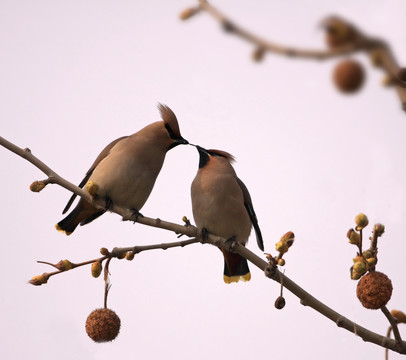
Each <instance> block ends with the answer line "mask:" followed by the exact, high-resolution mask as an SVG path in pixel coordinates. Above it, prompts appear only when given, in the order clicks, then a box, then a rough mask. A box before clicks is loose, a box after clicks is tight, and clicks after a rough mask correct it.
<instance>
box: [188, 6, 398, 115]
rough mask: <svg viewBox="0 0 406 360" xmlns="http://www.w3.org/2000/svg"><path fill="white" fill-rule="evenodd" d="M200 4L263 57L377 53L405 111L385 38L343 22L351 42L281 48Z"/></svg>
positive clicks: (200, 10) (319, 58)
mask: <svg viewBox="0 0 406 360" xmlns="http://www.w3.org/2000/svg"><path fill="white" fill-rule="evenodd" d="M198 3H199V5H198V10H199V12H203V11H205V12H206V13H208V14H209V15H211V16H212V17H213V18H214V19H216V20H217V21H218V22H219V23H220V25H221V26H222V27H223V29H224V30H225V31H227V32H228V33H230V34H234V35H236V36H238V37H240V38H241V39H243V40H245V41H248V42H249V43H251V44H253V45H254V46H255V47H256V48H257V50H258V49H260V53H261V58H262V54H263V53H264V52H266V51H268V52H271V53H274V54H278V55H282V56H288V57H295V58H302V59H310V60H326V59H331V58H336V57H339V56H343V55H349V54H351V53H355V52H359V51H364V52H365V53H366V54H367V55H370V56H371V55H372V53H374V56H377V57H379V62H377V63H376V64H375V65H376V66H379V67H381V68H382V69H383V70H384V71H385V73H386V74H387V76H388V77H389V78H390V79H391V82H392V83H393V85H394V86H395V89H396V92H397V93H398V96H399V99H400V101H401V104H402V109H403V110H404V111H406V82H405V81H404V79H403V78H402V77H400V76H399V73H400V71H401V68H400V67H399V65H398V63H397V61H396V59H395V57H394V56H393V53H392V51H391V49H390V47H389V45H388V44H387V43H386V42H385V41H384V40H382V39H379V38H376V37H372V36H367V35H365V34H364V33H362V32H361V31H359V30H358V29H357V28H356V27H355V26H353V25H352V24H351V23H350V22H348V21H346V20H344V19H340V21H342V24H343V25H347V26H348V27H351V30H352V31H353V32H354V33H353V37H352V39H351V41H347V42H346V43H344V44H342V45H339V46H335V47H332V48H330V49H327V50H311V49H300V48H295V47H290V46H285V45H280V44H277V43H275V42H271V41H268V40H265V39H263V38H262V37H260V36H258V35H256V34H253V33H251V32H250V31H248V30H246V29H244V28H242V27H241V26H239V25H238V24H236V23H235V22H234V21H232V20H231V19H229V18H228V17H227V16H226V15H225V14H223V13H222V12H220V11H219V10H218V9H216V8H215V7H214V6H212V5H211V4H210V3H209V2H208V1H207V0H198ZM196 13H197V11H196Z"/></svg>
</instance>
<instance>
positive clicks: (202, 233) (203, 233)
mask: <svg viewBox="0 0 406 360" xmlns="http://www.w3.org/2000/svg"><path fill="white" fill-rule="evenodd" d="M200 236H201V238H202V242H206V241H207V238H208V237H209V232H208V231H207V229H206V228H203V229H202V232H201V234H200Z"/></svg>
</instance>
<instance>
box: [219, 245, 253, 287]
mask: <svg viewBox="0 0 406 360" xmlns="http://www.w3.org/2000/svg"><path fill="white" fill-rule="evenodd" d="M222 252H223V255H224V276H223V279H224V282H225V283H226V284H231V283H233V282H239V281H240V280H242V281H250V280H251V273H250V269H249V267H248V261H247V259H245V258H243V257H241V256H240V255H238V254H233V253H230V252H229V251H227V250H222Z"/></svg>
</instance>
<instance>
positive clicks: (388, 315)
mask: <svg viewBox="0 0 406 360" xmlns="http://www.w3.org/2000/svg"><path fill="white" fill-rule="evenodd" d="M381 310H382V312H383V313H384V315H385V316H386V318H387V319H388V321H389V323H390V325H391V327H392V330H393V335H394V336H395V339H396V340H397V341H398V342H399V343H401V342H402V337H401V336H400V332H399V328H398V322H397V320H396V318H394V317H393V316H392V314H391V313H390V311H389V310H388V308H387V307H386V306H382V307H381Z"/></svg>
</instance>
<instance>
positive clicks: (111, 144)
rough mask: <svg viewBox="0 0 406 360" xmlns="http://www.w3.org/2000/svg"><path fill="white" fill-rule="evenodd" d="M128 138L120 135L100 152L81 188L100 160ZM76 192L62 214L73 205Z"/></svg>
mask: <svg viewBox="0 0 406 360" xmlns="http://www.w3.org/2000/svg"><path fill="white" fill-rule="evenodd" d="M125 138H128V136H122V137H119V138H118V139H116V140H114V141H112V142H111V143H110V144H108V145H107V146H106V147H105V148H104V149H103V151H102V152H101V153H100V154H99V156H98V157H97V158H96V160H95V161H94V163H93V164H92V166H91V167H90V169H89V170H88V171H87V173H86V176H85V177H84V178H83V180H82V181H81V182H80V184H79V185H78V186H79V187H80V188H83V186H85V185H86V183H87V181H88V180H89V178H90V176H91V175H92V173H93V171H94V169H95V168H96V166H97V165H99V163H100V161H102V160H103V159H104V158H105V157H106V156H107V155H108V154H109V153H110V151H111V149H112V148H113V147H114V146H115V145H116V144H117V143H118V142H119V141H121V140H123V139H125ZM76 196H77V195H76V194H73V195H72V196H71V198H70V199H69V201H68V203H67V204H66V206H65V208H64V209H63V211H62V214H65V213H66V212H67V211H68V210H69V208H70V207H71V205H72V203H73V202H74V201H75V199H76Z"/></svg>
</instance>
